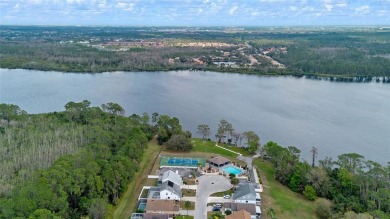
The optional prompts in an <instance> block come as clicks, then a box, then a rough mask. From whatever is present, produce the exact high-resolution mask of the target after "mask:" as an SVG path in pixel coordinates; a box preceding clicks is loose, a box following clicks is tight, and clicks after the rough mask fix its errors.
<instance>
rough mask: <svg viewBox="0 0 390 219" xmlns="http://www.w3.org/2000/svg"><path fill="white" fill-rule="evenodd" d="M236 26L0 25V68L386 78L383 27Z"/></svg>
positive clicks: (389, 46) (388, 60)
mask: <svg viewBox="0 0 390 219" xmlns="http://www.w3.org/2000/svg"><path fill="white" fill-rule="evenodd" d="M242 29H243V30H240V31H226V30H225V29H224V28H208V29H207V28H179V27H177V28H169V27H160V28H158V27H155V28H152V27H149V28H148V27H144V28H136V27H34V26H32V27H23V26H20V27H15V26H0V32H1V33H2V34H1V35H0V68H23V69H37V70H55V71H64V72H106V71H161V70H162V71H164V70H183V69H194V70H210V71H221V72H237V73H248V74H267V75H296V76H308V77H312V76H320V77H325V78H330V79H331V80H339V79H340V78H342V79H344V81H351V80H352V79H351V78H355V79H356V78H357V80H355V81H372V80H374V79H375V80H378V81H385V82H390V70H389V69H390V53H389V51H390V40H389V39H390V31H389V30H386V29H381V28H378V27H372V28H363V29H361V28H356V27H355V28H353V27H346V28H338V29H337V28H323V29H311V28H309V27H308V28H295V29H294V28H286V29H283V28H279V29H277V28H276V29H273V28H242ZM213 42H214V43H217V44H218V45H220V46H218V45H217V46H215V45H212V43H213ZM191 43H192V44H191ZM129 45H130V46H129ZM183 45H185V46H183ZM275 61H276V62H278V64H276V65H275V63H274V62H275ZM218 62H232V63H234V65H230V64H229V65H226V64H225V63H223V64H218ZM279 63H280V64H279ZM280 66H282V67H280ZM377 77H381V79H377ZM383 77H384V78H383Z"/></svg>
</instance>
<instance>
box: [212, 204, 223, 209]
mask: <svg viewBox="0 0 390 219" xmlns="http://www.w3.org/2000/svg"><path fill="white" fill-rule="evenodd" d="M213 207H216V208H222V204H214V205H213Z"/></svg>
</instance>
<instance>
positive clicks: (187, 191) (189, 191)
mask: <svg viewBox="0 0 390 219" xmlns="http://www.w3.org/2000/svg"><path fill="white" fill-rule="evenodd" d="M182 191H183V195H184V196H196V192H195V190H194V189H183V190H182Z"/></svg>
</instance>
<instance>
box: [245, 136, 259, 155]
mask: <svg viewBox="0 0 390 219" xmlns="http://www.w3.org/2000/svg"><path fill="white" fill-rule="evenodd" d="M242 134H243V136H244V137H245V139H246V143H247V150H248V152H249V153H250V154H255V153H256V151H257V149H258V148H259V146H260V137H259V136H258V135H257V134H256V133H255V132H253V131H246V132H244V133H242Z"/></svg>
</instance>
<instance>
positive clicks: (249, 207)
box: [224, 202, 261, 219]
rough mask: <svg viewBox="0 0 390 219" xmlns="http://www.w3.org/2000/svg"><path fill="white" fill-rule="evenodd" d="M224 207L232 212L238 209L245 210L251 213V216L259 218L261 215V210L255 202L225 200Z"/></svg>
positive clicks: (253, 218)
mask: <svg viewBox="0 0 390 219" xmlns="http://www.w3.org/2000/svg"><path fill="white" fill-rule="evenodd" d="M224 207H225V209H226V208H229V209H230V210H231V211H232V212H236V211H240V210H245V211H247V212H249V213H250V214H251V218H252V219H255V218H260V216H261V211H259V210H260V208H259V207H258V206H256V205H255V204H249V203H235V202H225V203H224Z"/></svg>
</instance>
